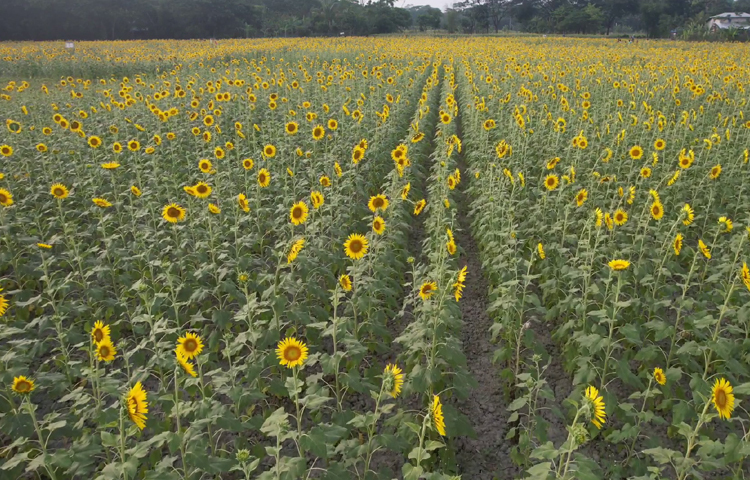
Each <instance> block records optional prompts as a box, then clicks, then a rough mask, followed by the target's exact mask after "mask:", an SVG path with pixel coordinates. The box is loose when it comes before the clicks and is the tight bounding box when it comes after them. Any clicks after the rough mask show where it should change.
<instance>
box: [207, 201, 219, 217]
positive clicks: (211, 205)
mask: <svg viewBox="0 0 750 480" xmlns="http://www.w3.org/2000/svg"><path fill="white" fill-rule="evenodd" d="M208 211H209V212H211V213H213V214H214V215H218V214H219V213H221V208H219V206H218V205H216V204H215V203H209V204H208Z"/></svg>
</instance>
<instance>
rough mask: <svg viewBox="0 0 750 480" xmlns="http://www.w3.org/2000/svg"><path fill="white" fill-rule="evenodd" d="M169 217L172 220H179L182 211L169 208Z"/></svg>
mask: <svg viewBox="0 0 750 480" xmlns="http://www.w3.org/2000/svg"><path fill="white" fill-rule="evenodd" d="M167 216H169V217H172V218H177V217H179V216H180V211H179V210H177V209H176V208H175V207H169V210H167Z"/></svg>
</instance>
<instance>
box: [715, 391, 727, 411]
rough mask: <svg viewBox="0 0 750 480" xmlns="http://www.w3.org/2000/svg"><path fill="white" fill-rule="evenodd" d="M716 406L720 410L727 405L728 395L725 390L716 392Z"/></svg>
mask: <svg viewBox="0 0 750 480" xmlns="http://www.w3.org/2000/svg"><path fill="white" fill-rule="evenodd" d="M716 404H717V405H718V406H719V408H724V407H725V406H726V405H727V394H726V392H724V390H719V391H718V392H716Z"/></svg>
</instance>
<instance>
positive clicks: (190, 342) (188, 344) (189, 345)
mask: <svg viewBox="0 0 750 480" xmlns="http://www.w3.org/2000/svg"><path fill="white" fill-rule="evenodd" d="M182 348H184V349H185V351H186V352H188V353H193V352H194V351H195V350H196V349H197V348H198V342H196V341H195V340H194V339H192V338H188V339H187V340H185V343H183V344H182Z"/></svg>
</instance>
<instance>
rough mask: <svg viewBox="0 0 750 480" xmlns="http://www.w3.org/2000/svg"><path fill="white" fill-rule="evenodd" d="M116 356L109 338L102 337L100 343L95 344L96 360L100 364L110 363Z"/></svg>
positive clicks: (115, 350)
mask: <svg viewBox="0 0 750 480" xmlns="http://www.w3.org/2000/svg"><path fill="white" fill-rule="evenodd" d="M115 355H117V349H116V348H115V346H114V345H113V344H112V339H111V338H109V336H107V337H104V338H103V339H102V341H100V342H97V344H96V358H98V359H99V361H100V362H111V361H112V360H114V359H115Z"/></svg>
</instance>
